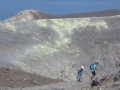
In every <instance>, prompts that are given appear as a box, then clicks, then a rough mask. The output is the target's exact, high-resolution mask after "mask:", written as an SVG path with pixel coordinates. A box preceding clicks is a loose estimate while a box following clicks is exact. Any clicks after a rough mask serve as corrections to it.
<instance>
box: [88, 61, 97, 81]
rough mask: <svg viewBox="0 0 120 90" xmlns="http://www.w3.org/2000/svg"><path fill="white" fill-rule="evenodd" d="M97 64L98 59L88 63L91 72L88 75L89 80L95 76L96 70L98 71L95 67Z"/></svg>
mask: <svg viewBox="0 0 120 90" xmlns="http://www.w3.org/2000/svg"><path fill="white" fill-rule="evenodd" d="M97 65H98V61H97V60H96V61H95V63H92V64H91V65H90V71H91V72H92V77H90V78H91V80H92V79H93V78H94V77H95V75H96V72H97V71H98V70H97V68H96V67H97ZM98 72H99V71H98Z"/></svg>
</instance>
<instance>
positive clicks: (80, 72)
mask: <svg viewBox="0 0 120 90" xmlns="http://www.w3.org/2000/svg"><path fill="white" fill-rule="evenodd" d="M83 70H84V67H83V66H81V68H80V69H79V70H78V76H77V79H78V82H80V79H81V78H82V72H83Z"/></svg>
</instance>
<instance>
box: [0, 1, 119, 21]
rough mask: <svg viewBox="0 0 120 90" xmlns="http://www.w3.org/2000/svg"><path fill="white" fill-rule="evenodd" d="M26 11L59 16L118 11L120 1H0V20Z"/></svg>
mask: <svg viewBox="0 0 120 90" xmlns="http://www.w3.org/2000/svg"><path fill="white" fill-rule="evenodd" d="M27 9H35V10H39V11H42V12H48V13H53V14H59V15H65V14H70V13H83V12H93V11H100V10H107V9H119V10H120V0H0V20H4V19H7V18H9V17H11V16H13V15H15V14H17V13H18V12H20V11H22V10H27Z"/></svg>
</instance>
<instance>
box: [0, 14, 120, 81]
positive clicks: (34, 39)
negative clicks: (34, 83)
mask: <svg viewBox="0 0 120 90" xmlns="http://www.w3.org/2000/svg"><path fill="white" fill-rule="evenodd" d="M0 55H1V59H0V65H1V67H2V66H7V67H8V66H9V67H12V68H18V69H21V70H24V71H26V72H31V73H33V72H35V73H37V74H39V75H42V76H46V77H50V78H54V79H57V78H59V79H63V80H65V81H68V80H76V76H77V69H78V68H79V67H80V65H84V67H85V70H84V72H83V80H87V79H88V78H89V76H91V73H90V70H89V65H90V64H91V63H93V62H94V61H95V60H96V59H98V60H99V65H98V69H99V70H100V72H99V74H98V76H100V75H103V74H104V76H106V75H108V74H112V73H115V72H117V71H118V69H116V66H115V59H116V60H117V61H120V16H119V15H116V16H107V17H86V18H67V19H42V20H31V21H29V22H28V21H13V22H0Z"/></svg>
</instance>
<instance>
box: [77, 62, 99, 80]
mask: <svg viewBox="0 0 120 90" xmlns="http://www.w3.org/2000/svg"><path fill="white" fill-rule="evenodd" d="M98 63H99V62H98V60H96V61H95V63H92V64H91V65H90V71H91V73H92V76H91V77H90V78H91V80H92V79H93V78H94V77H95V75H96V73H97V72H99V71H98V70H97V65H98ZM83 70H84V66H81V67H80V69H78V75H77V79H78V82H80V79H81V78H82V72H83Z"/></svg>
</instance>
